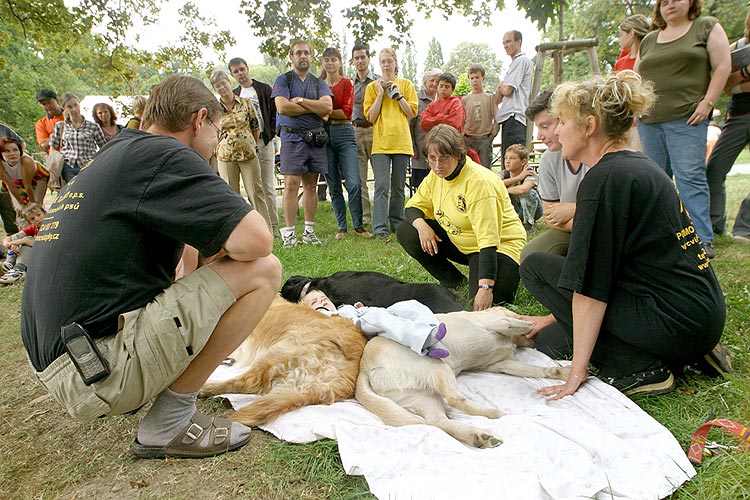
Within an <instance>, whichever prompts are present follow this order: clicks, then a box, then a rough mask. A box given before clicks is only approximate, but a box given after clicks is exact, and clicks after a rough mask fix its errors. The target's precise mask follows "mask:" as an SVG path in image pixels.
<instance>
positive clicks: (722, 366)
mask: <svg viewBox="0 0 750 500" xmlns="http://www.w3.org/2000/svg"><path fill="white" fill-rule="evenodd" d="M690 367H691V368H694V369H696V370H698V371H699V372H701V373H702V374H704V375H708V376H709V377H723V376H724V374H726V373H732V355H731V353H730V352H729V350H728V349H727V348H726V347H724V346H723V345H721V343H719V344H716V346H715V347H714V348H713V349H711V350H710V351H709V353H708V354H706V355H705V356H703V358H701V359H700V360H699V361H698V362H697V363H694V364H692V365H690Z"/></svg>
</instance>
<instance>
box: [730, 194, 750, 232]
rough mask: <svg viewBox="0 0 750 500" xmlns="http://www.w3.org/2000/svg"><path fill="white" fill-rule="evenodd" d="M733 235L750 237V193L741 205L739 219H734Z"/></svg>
mask: <svg viewBox="0 0 750 500" xmlns="http://www.w3.org/2000/svg"><path fill="white" fill-rule="evenodd" d="M732 235H734V236H745V237H750V193H748V195H747V196H745V199H744V200H742V203H740V209H739V210H737V218H736V219H734V228H733V229H732Z"/></svg>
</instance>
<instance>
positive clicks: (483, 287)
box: [477, 283, 495, 290]
mask: <svg viewBox="0 0 750 500" xmlns="http://www.w3.org/2000/svg"><path fill="white" fill-rule="evenodd" d="M477 288H481V289H483V290H492V289H493V288H495V285H487V284H484V283H483V284H480V285H477Z"/></svg>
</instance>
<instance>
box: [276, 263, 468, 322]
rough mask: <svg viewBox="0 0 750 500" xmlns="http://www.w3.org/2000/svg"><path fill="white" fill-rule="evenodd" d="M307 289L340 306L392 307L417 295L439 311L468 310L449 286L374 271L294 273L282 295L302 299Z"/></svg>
mask: <svg viewBox="0 0 750 500" xmlns="http://www.w3.org/2000/svg"><path fill="white" fill-rule="evenodd" d="M308 284H309V286H308ZM306 286H307V288H305V287H306ZM303 289H305V292H306V291H307V290H308V289H318V290H320V291H322V292H323V293H325V294H326V295H327V296H328V298H329V299H331V302H333V303H334V304H335V305H336V307H338V306H340V305H341V304H354V303H355V302H362V303H363V304H365V305H368V306H376V307H388V306H392V305H393V304H395V303H396V302H401V301H402V300H409V299H414V300H418V301H419V302H421V303H422V304H424V305H426V306H427V307H429V308H430V309H431V310H432V312H436V313H446V312H453V311H463V310H464V307H463V306H462V305H461V304H460V303H459V302H457V301H456V297H455V296H454V295H453V293H452V292H451V291H450V290H448V289H447V288H443V287H442V286H440V285H433V284H429V283H404V282H403V281H399V280H397V279H396V278H393V277H391V276H388V275H387V274H383V273H376V272H373V271H341V272H338V273H334V274H332V275H330V276H328V277H326V278H308V277H305V276H291V277H290V278H289V279H288V280H286V283H284V286H282V287H281V296H282V297H284V298H285V299H286V300H288V301H289V302H299V299H300V295H302V294H303V292H302V291H303Z"/></svg>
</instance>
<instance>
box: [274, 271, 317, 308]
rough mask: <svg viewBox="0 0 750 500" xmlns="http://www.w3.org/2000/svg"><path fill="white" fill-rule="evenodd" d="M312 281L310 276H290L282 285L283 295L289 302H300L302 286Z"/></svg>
mask: <svg viewBox="0 0 750 500" xmlns="http://www.w3.org/2000/svg"><path fill="white" fill-rule="evenodd" d="M309 281H310V278H308V277H306V276H299V275H295V276H290V277H289V279H288V280H286V282H285V283H284V285H283V286H282V287H281V296H282V297H284V298H285V299H286V300H288V301H289V302H294V303H297V302H299V296H300V294H301V293H302V288H303V287H304V286H305V284H306V283H308V282H309Z"/></svg>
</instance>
